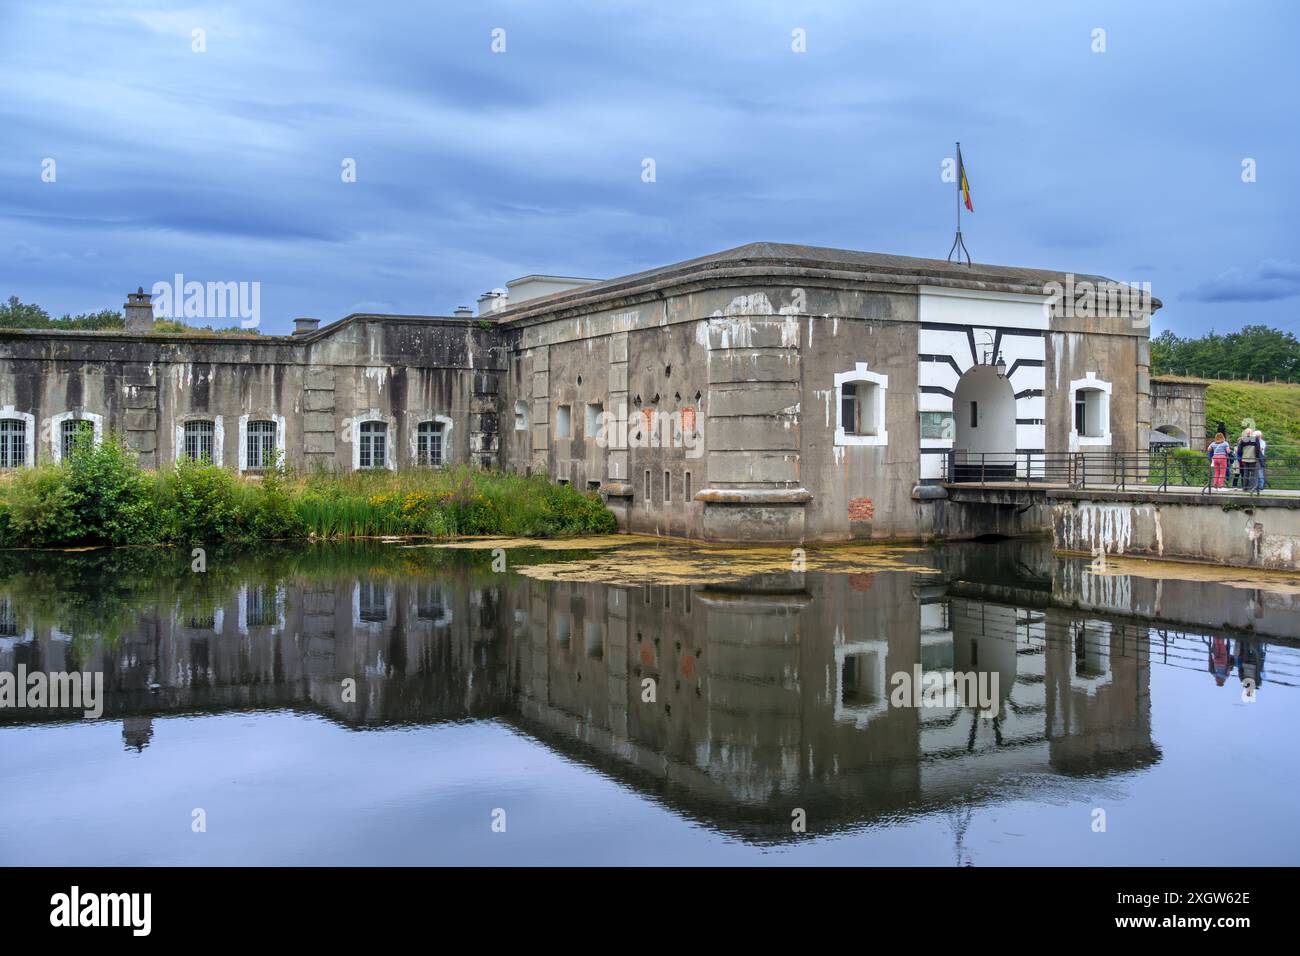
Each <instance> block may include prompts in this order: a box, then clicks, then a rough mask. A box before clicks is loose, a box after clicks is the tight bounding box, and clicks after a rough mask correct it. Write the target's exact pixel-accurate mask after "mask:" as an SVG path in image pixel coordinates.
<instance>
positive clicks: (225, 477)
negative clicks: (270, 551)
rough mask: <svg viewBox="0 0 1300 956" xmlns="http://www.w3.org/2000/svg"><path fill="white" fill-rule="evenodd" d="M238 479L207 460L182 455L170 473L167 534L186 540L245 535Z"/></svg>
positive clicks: (231, 537)
mask: <svg viewBox="0 0 1300 956" xmlns="http://www.w3.org/2000/svg"><path fill="white" fill-rule="evenodd" d="M238 484H239V482H238V480H237V479H236V478H235V476H234V475H232V474H231V473H230V472H228V471H226V470H225V469H224V468H222V467H220V466H219V465H214V464H211V463H210V462H207V461H191V460H190V459H181V460H180V461H178V462H177V463H176V467H175V468H174V469H173V470H172V471H171V472H170V473H169V474H168V475H167V478H166V483H165V488H166V495H165V508H166V511H165V524H166V532H165V533H166V536H167V537H168V538H170V539H171V540H174V541H178V542H181V543H184V544H202V543H204V542H215V541H228V540H235V539H238V538H241V537H243V536H244V520H245V516H244V514H242V513H241V508H240V501H239V499H240V498H241V497H243V496H242V495H241V493H240V491H241V489H239V488H238V487H237V486H238Z"/></svg>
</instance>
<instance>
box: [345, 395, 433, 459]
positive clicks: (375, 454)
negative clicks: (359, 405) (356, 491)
mask: <svg viewBox="0 0 1300 956" xmlns="http://www.w3.org/2000/svg"><path fill="white" fill-rule="evenodd" d="M396 428H397V419H395V418H393V417H392V416H390V415H383V414H381V413H380V411H379V409H377V408H372V409H370V410H369V411H366V412H362V413H360V414H358V415H357V416H356V417H355V418H348V419H344V422H343V434H344V436H345V438H346V436H347V435H348V434H349V433H350V434H351V436H352V470H353V471H368V470H370V469H373V468H387V469H389V470H390V471H391V470H393V469H395V468H396V467H397V464H396V462H397V454H396V452H397V449H396V448H395V447H394V442H393V434H394V433H395V431H396ZM407 431H408V433H409V435H410V442H411V455H412V457H414V454H415V430H414V429H407Z"/></svg>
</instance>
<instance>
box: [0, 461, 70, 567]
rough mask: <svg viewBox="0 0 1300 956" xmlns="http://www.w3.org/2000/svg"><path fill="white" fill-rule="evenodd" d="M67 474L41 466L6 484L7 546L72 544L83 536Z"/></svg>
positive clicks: (53, 466)
mask: <svg viewBox="0 0 1300 956" xmlns="http://www.w3.org/2000/svg"><path fill="white" fill-rule="evenodd" d="M76 504H77V500H76V497H75V496H74V495H73V493H72V490H71V489H70V488H69V487H68V472H67V470H66V469H63V468H60V467H58V466H56V465H41V466H39V467H37V468H29V469H25V470H23V471H20V472H18V473H17V474H15V475H14V476H13V477H12V478H10V479H9V480H8V481H7V482H6V483H5V511H6V512H7V520H6V522H5V523H6V524H7V525H8V528H7V530H6V539H7V540H6V542H5V543H6V544H8V545H11V546H34V547H38V548H39V547H48V546H51V545H60V544H75V543H77V542H79V541H81V540H82V539H83V537H84V535H85V529H84V528H83V526H82V524H81V519H80V517H79V516H78V514H77V507H76Z"/></svg>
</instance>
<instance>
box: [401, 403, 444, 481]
mask: <svg viewBox="0 0 1300 956" xmlns="http://www.w3.org/2000/svg"><path fill="white" fill-rule="evenodd" d="M405 421H406V422H407V423H408V424H407V426H406V451H407V456H408V458H407V460H408V461H409V462H411V463H412V464H414V465H419V466H421V467H424V468H441V467H442V466H443V465H446V464H447V463H449V462H450V461H451V458H452V448H451V428H452V424H453V423H452V420H451V418H450V417H449V416H447V415H435V414H434V413H433V412H432V411H431V410H429V409H423V410H416V409H412V410H411V411H410V412H408V414H407V417H406V419H405Z"/></svg>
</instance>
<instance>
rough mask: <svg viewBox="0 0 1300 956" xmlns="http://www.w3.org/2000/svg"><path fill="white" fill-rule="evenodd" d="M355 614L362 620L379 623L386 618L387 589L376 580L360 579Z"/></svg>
mask: <svg viewBox="0 0 1300 956" xmlns="http://www.w3.org/2000/svg"><path fill="white" fill-rule="evenodd" d="M358 591H359V597H358V601H357V615H358V616H359V617H360V618H361V620H363V621H369V622H371V623H372V624H380V623H383V622H384V621H386V620H388V590H387V588H385V587H384V585H383V584H382V583H380V582H378V581H362V582H361V586H360V588H359V589H358Z"/></svg>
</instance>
